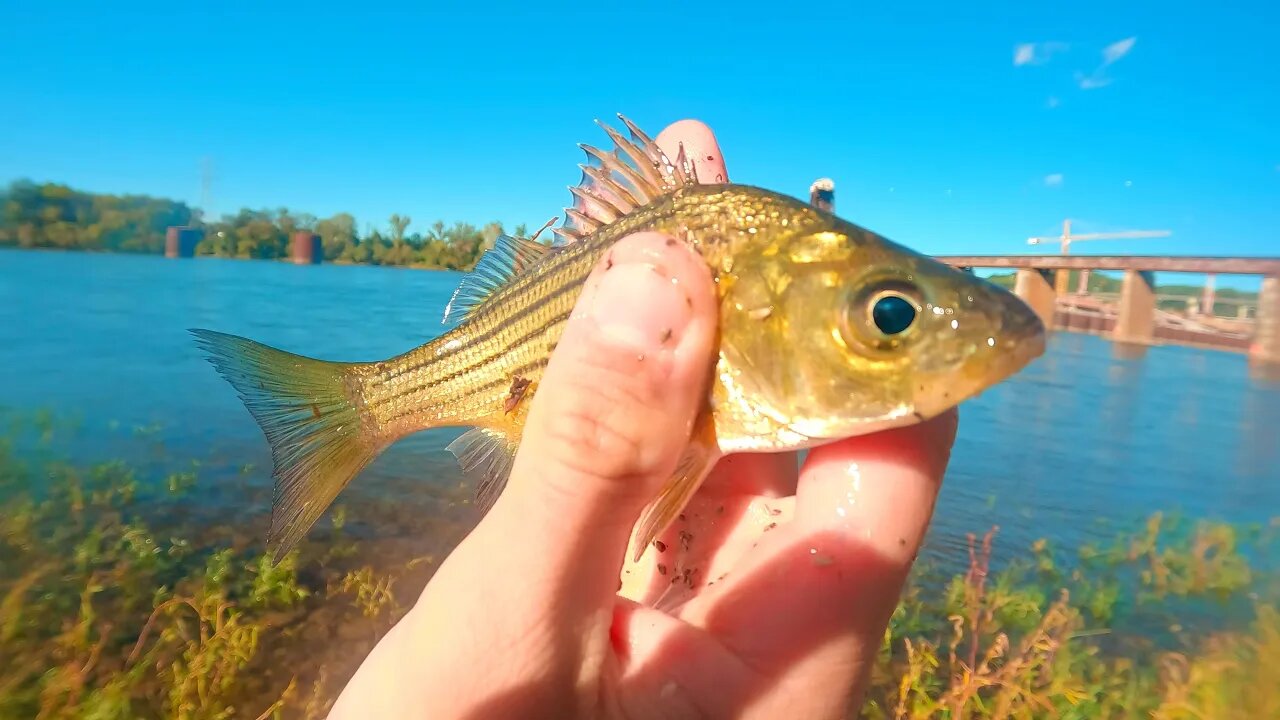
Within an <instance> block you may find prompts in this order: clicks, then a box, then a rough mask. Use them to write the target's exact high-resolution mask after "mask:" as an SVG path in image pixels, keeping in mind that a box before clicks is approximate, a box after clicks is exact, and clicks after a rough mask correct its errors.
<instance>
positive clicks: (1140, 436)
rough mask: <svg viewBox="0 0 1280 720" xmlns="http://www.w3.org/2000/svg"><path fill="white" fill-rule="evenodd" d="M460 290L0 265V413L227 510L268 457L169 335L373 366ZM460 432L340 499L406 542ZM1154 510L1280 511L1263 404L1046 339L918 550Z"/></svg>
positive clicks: (1109, 525) (1122, 523)
mask: <svg viewBox="0 0 1280 720" xmlns="http://www.w3.org/2000/svg"><path fill="white" fill-rule="evenodd" d="M459 278H460V275H458V274H456V273H447V272H423V271H412V270H402V269H389V268H376V267H339V266H319V267H296V266H293V265H288V264H284V263H271V262H247V261H234V260H214V259H200V260H183V261H173V260H165V259H163V258H159V257H135V256H123V255H90V254H69V253H46V252H23V251H0V405H4V406H6V408H7V409H10V410H13V409H17V410H30V409H34V408H48V409H51V410H53V411H54V412H55V413H58V414H60V415H61V414H66V415H72V416H79V417H80V418H82V424H81V427H80V430H79V432H78V433H76V434H75V435H74V437H73V438H72V439H71V440H70V441H68V443H67V448H66V449H67V451H68V452H70V453H72V454H73V455H77V456H81V457H84V458H85V459H89V460H96V459H104V458H107V457H117V456H122V455H123V456H126V457H129V458H130V459H131V460H134V461H135V462H140V463H142V464H143V466H144V468H145V467H154V468H155V469H156V472H157V473H158V472H159V468H160V467H161V466H162V463H161V462H160V461H158V460H156V453H155V448H156V447H161V446H162V447H163V448H164V452H165V455H166V457H168V458H169V459H170V460H172V458H174V457H177V458H200V459H202V461H203V463H204V464H203V465H202V471H201V475H200V478H201V480H200V482H201V485H200V489H199V495H197V497H200V498H201V499H203V500H206V501H209V502H210V504H223V505H235V504H236V503H238V502H239V503H243V502H245V496H244V495H243V494H240V493H238V492H236V491H234V490H233V489H230V488H233V487H234V485H233V483H232V482H231V481H230V480H229V479H228V478H229V477H230V476H231V475H232V474H238V468H240V467H241V466H243V465H245V464H247V463H252V464H254V465H255V466H256V468H257V469H256V470H254V471H252V472H250V473H249V475H248V476H247V477H248V478H249V482H250V483H257V484H259V485H260V484H263V483H266V482H268V479H269V478H268V477H267V476H268V475H269V472H270V470H269V468H270V456H269V454H268V452H267V447H266V443H265V440H264V439H263V438H262V436H261V434H260V432H259V431H258V429H257V426H256V425H255V424H254V422H253V420H252V418H251V417H250V416H249V414H248V412H247V411H246V410H245V409H244V407H243V406H242V405H241V404H240V401H239V400H238V399H237V398H236V397H235V394H234V392H233V391H232V389H231V387H230V386H229V385H227V384H226V382H225V381H223V380H222V379H221V378H220V377H218V376H217V374H216V373H215V372H214V371H213V369H212V368H211V367H210V366H209V365H208V364H207V363H206V362H205V361H204V359H203V358H202V357H201V356H200V355H199V354H198V353H197V352H196V348H195V347H194V345H193V344H192V342H191V337H190V336H189V335H188V334H187V332H186V329H187V328H191V327H205V328H213V329H217V330H220V331H224V332H230V333H235V334H240V335H245V336H248V337H251V338H254V339H256V340H259V341H262V342H265V343H268V344H271V345H274V346H276V347H280V348H283V349H286V350H290V351H294V352H299V353H303V354H308V355H313V356H317V357H321V358H326V359H335V360H339V359H340V360H373V359H380V358H383V357H386V356H389V355H392V354H395V353H399V352H402V351H404V350H405V349H407V348H410V347H412V346H414V345H417V344H419V343H421V342H423V341H425V340H427V339H429V338H430V337H432V336H434V335H435V334H437V333H439V332H440V331H441V329H442V326H441V324H440V317H441V313H442V311H443V308H444V305H445V303H446V302H447V300H448V298H449V294H450V293H451V292H452V291H453V288H454V287H455V285H456V284H457V282H458V280H459ZM459 432H461V431H459V430H439V431H430V432H426V433H421V434H419V435H417V436H414V437H412V438H409V439H407V440H405V441H402V442H401V443H400V444H398V445H397V446H395V447H393V448H392V449H391V450H390V451H389V452H388V453H386V454H385V455H384V456H383V457H382V458H380V459H379V460H378V461H377V462H376V463H375V464H374V465H373V466H372V467H371V468H369V470H367V471H366V472H365V474H364V475H362V476H361V477H360V478H359V479H358V480H357V482H356V483H354V484H353V486H352V487H351V488H349V489H348V491H347V493H346V494H345V495H344V497H343V498H340V501H345V502H347V503H348V504H352V505H356V504H359V503H360V502H362V501H367V502H374V501H376V500H377V499H379V498H381V499H383V500H387V499H394V500H395V501H396V503H397V504H399V505H400V506H401V507H402V508H408V509H409V510H408V514H409V515H410V516H413V515H414V513H415V512H416V513H418V517H420V518H422V519H423V522H424V523H425V522H426V518H429V517H430V514H431V513H432V512H435V511H436V510H437V509H438V508H439V507H441V503H440V499H441V498H442V497H452V498H456V497H457V495H458V493H459V492H460V483H461V481H462V477H461V475H460V473H459V472H458V470H457V467H456V465H455V463H454V460H453V457H452V455H450V454H449V453H448V452H447V451H446V450H445V449H444V447H445V445H447V444H448V442H449V441H450V440H452V439H453V438H454V437H455V436H456V435H457V434H458V433H459ZM140 435H141V436H145V438H146V442H145V443H141V442H139V441H138V437H139V436H140ZM140 446H141V447H145V448H148V449H147V450H143V449H140ZM148 462H151V463H153V464H152V465H147V463H148ZM252 504H253V505H254V507H251V508H248V509H247V510H248V511H249V512H250V514H246V516H245V517H246V518H254V519H253V520H252V521H250V520H248V519H246V521H245V525H246V528H245V532H247V533H249V534H251V535H253V534H259V535H260V534H262V533H263V532H265V524H264V518H263V515H262V514H263V513H266V512H267V510H268V508H267V507H266V505H265V500H255V501H253V503H252ZM242 509H243V508H242ZM1156 510H1166V511H1169V510H1173V511H1182V512H1183V513H1185V514H1186V515H1189V516H1193V517H1210V518H1216V519H1225V520H1232V521H1240V522H1267V521H1268V520H1269V519H1270V518H1272V517H1273V516H1275V515H1277V514H1280V388H1278V387H1277V386H1275V385H1267V384H1263V383H1262V382H1261V381H1255V380H1251V379H1250V377H1249V374H1248V371H1247V367H1246V363H1245V360H1244V358H1243V357H1242V356H1239V355H1234V354H1228V353H1221V352H1214V351H1206V350H1194V349H1186V348H1175V347H1168V348H1154V349H1151V350H1150V351H1149V352H1147V353H1145V355H1143V356H1142V357H1138V358H1130V359H1124V358H1120V357H1117V356H1116V355H1115V353H1114V350H1113V347H1112V345H1111V344H1110V343H1108V342H1106V341H1104V340H1101V339H1098V338H1094V337H1088V336H1081V335H1071V334H1059V335H1057V336H1055V337H1054V338H1053V340H1052V341H1051V343H1050V348H1049V352H1048V354H1047V355H1046V357H1044V358H1043V359H1041V360H1040V361H1038V362H1037V363H1036V364H1034V365H1033V366H1032V367H1030V368H1028V369H1027V370H1025V371H1024V372H1023V373H1021V374H1020V375H1019V376H1018V377H1016V378H1014V379H1013V380H1012V381H1010V382H1008V383H1005V384H1003V385H1001V386H1000V387H997V388H994V389H992V390H991V391H989V392H987V393H986V394H984V395H983V396H982V397H979V398H977V399H975V400H972V401H970V402H968V403H966V404H965V405H964V406H963V407H962V410H961V423H960V436H959V439H958V441H957V443H956V448H955V452H954V455H953V461H952V464H951V468H950V471H949V474H948V476H947V479H946V485H945V487H944V490H943V493H942V498H941V500H940V504H939V507H938V512H937V520H936V523H935V526H934V529H933V533H932V536H931V538H930V541H929V546H928V553H929V554H930V555H932V556H933V557H935V558H936V559H939V560H941V561H942V562H943V563H944V564H947V565H952V564H953V563H958V562H962V561H963V560H964V558H963V555H964V553H963V552H962V549H963V547H964V543H965V540H964V536H965V533H967V532H977V533H979V534H980V533H981V532H983V531H985V530H986V529H987V528H988V527H990V526H991V525H996V524H998V525H999V526H1000V528H1001V531H1000V540H999V546H1000V547H1002V548H1005V549H1006V550H1005V551H1006V552H1009V553H1012V552H1016V551H1021V550H1022V549H1023V548H1025V547H1026V546H1027V545H1028V544H1029V543H1030V542H1031V541H1033V540H1035V539H1037V538H1040V537H1046V538H1049V539H1050V540H1052V541H1054V542H1056V543H1060V544H1062V545H1064V546H1067V547H1071V546H1075V545H1078V544H1080V543H1083V542H1086V541H1089V540H1093V539H1107V538H1110V537H1111V536H1112V535H1113V534H1114V533H1115V531H1116V530H1117V528H1119V527H1131V526H1132V525H1133V524H1134V523H1136V522H1139V521H1141V520H1142V519H1143V518H1145V517H1146V516H1147V515H1148V514H1150V513H1151V512H1153V511H1156ZM366 519H367V518H366ZM369 525H370V527H373V528H374V530H372V531H377V525H376V523H369ZM411 525H412V523H411ZM402 531H403V529H402ZM409 531H410V532H411V531H412V527H411V528H409Z"/></svg>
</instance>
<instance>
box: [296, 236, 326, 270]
mask: <svg viewBox="0 0 1280 720" xmlns="http://www.w3.org/2000/svg"><path fill="white" fill-rule="evenodd" d="M292 256H293V262H294V263H296V264H298V265H319V264H320V263H321V262H322V261H323V260H324V245H323V244H321V242H320V236H319V235H317V234H315V233H313V232H307V231H305V230H304V231H299V232H296V233H294V234H293V253H292Z"/></svg>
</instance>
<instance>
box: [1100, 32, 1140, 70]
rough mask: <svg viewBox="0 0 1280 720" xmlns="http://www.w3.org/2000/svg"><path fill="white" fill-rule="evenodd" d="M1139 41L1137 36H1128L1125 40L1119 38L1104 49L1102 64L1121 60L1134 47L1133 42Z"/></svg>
mask: <svg viewBox="0 0 1280 720" xmlns="http://www.w3.org/2000/svg"><path fill="white" fill-rule="evenodd" d="M1136 42H1138V38H1137V37H1127V38H1125V39H1123V40H1117V41H1115V42H1113V43H1111V44H1110V45H1108V46H1106V47H1105V48H1103V49H1102V64H1103V65H1104V66H1106V65H1110V64H1111V63H1113V62H1115V61H1117V60H1119V59H1120V58H1122V57H1124V56H1125V55H1128V54H1129V51H1130V50H1132V49H1133V44H1134V43H1136Z"/></svg>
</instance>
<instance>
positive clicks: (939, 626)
mask: <svg viewBox="0 0 1280 720" xmlns="http://www.w3.org/2000/svg"><path fill="white" fill-rule="evenodd" d="M24 427H25V429H23V430H19V429H18V428H16V427H15V428H14V429H13V431H12V432H11V435H14V436H16V435H17V434H19V433H20V432H26V433H27V435H28V436H31V437H34V438H36V441H37V443H48V441H49V440H50V438H51V437H54V436H56V435H57V433H58V428H57V424H56V422H55V421H54V420H53V419H52V418H49V417H47V416H44V415H41V416H37V417H35V418H33V419H32V420H30V421H28V422H27V423H26V424H25V426H24ZM154 434H155V430H154V429H152V428H147V430H146V432H143V433H135V436H139V437H147V438H150V437H151V436H152V435H154ZM12 445H13V443H12V441H11V440H4V441H0V567H3V568H4V572H3V574H2V576H0V658H3V662H2V663H0V718H10V717H13V718H94V719H101V720H109V719H113V718H151V717H156V718H160V717H163V718H182V719H191V720H195V719H202V718H232V717H236V718H240V717H245V718H286V717H288V718H319V717H323V716H324V714H325V713H326V712H327V710H328V708H329V705H330V704H331V702H332V700H333V699H334V697H335V696H336V694H337V692H338V691H340V690H341V688H342V686H343V684H344V683H345V682H346V680H347V678H349V677H350V675H351V673H353V672H354V671H355V668H356V665H357V664H358V663H359V661H360V659H361V658H362V657H363V656H364V654H365V653H366V652H367V651H368V649H370V648H372V646H373V644H374V643H375V642H376V641H377V639H378V638H379V637H381V635H382V634H383V633H385V632H386V630H387V629H389V628H390V626H391V625H392V624H393V623H394V622H395V621H396V620H397V619H398V618H399V617H401V616H402V615H403V613H404V612H405V611H406V610H407V607H408V606H409V604H410V603H411V602H412V600H413V598H414V597H415V596H416V594H417V593H418V591H420V590H421V588H422V585H423V584H424V583H425V582H426V580H427V578H428V577H429V575H430V573H431V572H432V571H433V570H434V566H435V562H436V557H435V555H424V556H415V555H414V553H413V552H412V550H411V549H410V550H408V551H406V550H405V549H404V548H400V549H399V550H397V551H395V552H390V553H388V552H383V551H382V549H381V548H375V547H373V546H374V545H375V544H376V543H377V542H378V540H377V539H376V538H375V539H372V540H370V539H361V538H359V537H357V535H356V534H352V533H351V532H350V527H349V524H350V522H351V519H350V518H349V517H348V515H349V513H348V511H347V510H345V509H342V508H338V509H336V510H335V512H333V513H332V514H331V517H330V521H329V523H328V524H327V525H326V526H325V527H323V528H319V529H318V530H317V535H316V536H315V537H314V539H313V540H312V541H311V542H308V543H305V544H304V545H303V547H302V548H301V550H300V551H294V552H292V553H290V555H289V556H287V557H286V559H285V560H284V561H283V562H282V563H281V564H279V565H278V566H275V567H272V566H271V565H270V563H268V562H267V559H266V557H265V556H264V555H263V554H262V552H261V548H260V547H257V546H255V545H253V544H252V543H249V542H246V541H244V540H243V539H240V538H239V536H238V535H236V534H235V533H231V534H230V535H228V528H226V527H219V526H218V523H217V521H211V520H210V519H209V518H208V517H196V516H194V515H192V514H191V513H189V512H186V511H185V510H184V508H188V507H189V506H190V505H191V504H192V500H191V499H190V497H189V493H191V492H194V491H195V488H198V487H199V486H200V482H201V472H202V471H203V470H204V468H202V467H201V466H200V465H199V464H197V463H188V464H187V465H186V466H184V467H182V468H181V469H180V470H177V471H175V472H172V473H171V474H169V475H168V476H165V477H159V478H155V479H148V480H146V481H144V480H143V479H142V478H141V472H140V471H138V470H135V469H134V468H132V467H130V466H129V465H127V464H125V463H122V462H118V461H111V462H104V463H100V464H97V465H90V466H84V467H82V466H75V465H72V464H69V463H66V462H61V461H58V460H56V459H49V458H47V457H46V458H45V459H43V460H40V461H32V460H30V459H24V458H28V457H29V455H30V454H29V453H24V454H23V457H22V458H20V457H19V456H18V453H17V452H16V451H14V450H13V449H12ZM46 455H47V453H46ZM251 472H252V469H251V468H245V469H243V471H241V470H240V469H238V468H237V469H236V470H235V471H233V473H232V474H233V475H237V476H239V475H247V474H249V473H251ZM234 521H235V522H238V521H239V519H238V518H237V519H235V520H234ZM229 537H230V538H232V539H231V540H228V538H229ZM1278 538H1280V522H1272V523H1271V524H1270V525H1269V526H1266V527H1252V528H1242V527H1234V526H1231V525H1227V524H1223V523H1216V522H1209V521H1205V520H1194V519H1186V518H1178V517H1173V516H1167V515H1164V514H1156V515H1153V516H1152V517H1150V518H1148V519H1147V520H1146V522H1145V523H1142V524H1139V525H1138V526H1136V527H1134V528H1133V529H1132V530H1130V531H1129V532H1125V533H1118V534H1117V535H1116V537H1115V538H1114V539H1113V540H1112V541H1111V542H1108V543H1105V544H1101V545H1097V546H1086V547H1083V548H1070V549H1062V548H1054V547H1053V546H1052V545H1051V543H1049V542H1047V541H1044V540H1041V541H1037V542H1035V543H1034V544H1033V545H1032V546H1031V547H1030V548H1025V549H1022V548H1012V549H1005V548H1001V547H1000V545H999V533H998V530H997V529H995V528H993V529H991V530H990V531H988V532H986V533H985V534H983V535H982V536H980V537H979V536H976V535H975V536H971V537H970V538H969V557H968V561H969V562H968V568H967V570H966V571H965V572H961V573H956V574H954V575H952V576H948V575H947V574H944V573H939V572H938V571H937V570H936V569H934V568H931V567H928V566H926V565H924V564H922V565H920V566H919V567H918V568H917V571H916V572H915V573H914V574H913V577H912V581H911V583H910V585H909V587H908V589H907V591H906V593H905V595H904V597H903V600H902V602H901V603H900V605H899V607H898V609H897V611H896V612H895V614H894V616H893V619H892V621H891V623H890V626H889V628H888V630H887V632H886V633H885V638H884V642H883V645H882V647H881V650H880V654H879V657H878V659H877V663H876V665H875V667H874V671H873V676H872V677H873V682H872V687H871V690H870V692H869V694H868V697H867V702H866V704H865V706H864V708H863V710H862V712H861V716H862V717H866V718H895V719H903V718H912V719H916V718H948V719H953V720H955V719H960V718H1128V717H1142V718H1156V719H1160V720H1172V719H1175V718H1176V719H1182V718H1188V719H1190V718H1196V719H1204V718H1226V717H1251V718H1252V717H1258V718H1262V717H1280V610H1278V609H1277V608H1278V607H1280V591H1278V587H1280V582H1277V578H1276V574H1275V573H1274V572H1272V570H1271V568H1270V565H1269V563H1270V560H1271V558H1272V554H1273V553H1274V550H1275V548H1276V546H1277V544H1278ZM375 557H377V558H381V559H380V560H378V561H377V562H371V561H370V559H371V558H375Z"/></svg>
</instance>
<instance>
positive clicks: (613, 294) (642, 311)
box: [587, 241, 692, 353]
mask: <svg viewBox="0 0 1280 720" xmlns="http://www.w3.org/2000/svg"><path fill="white" fill-rule="evenodd" d="M682 251H684V250H683V248H679V247H668V246H666V245H665V241H662V242H658V243H656V244H654V243H651V242H644V241H642V242H636V243H632V244H629V245H628V246H627V247H619V246H615V248H614V250H613V252H612V253H611V255H609V256H607V257H606V259H605V261H604V263H603V265H602V266H601V267H600V268H598V269H597V272H596V275H595V277H594V280H595V288H593V291H592V292H591V294H590V297H589V298H588V300H589V303H590V305H589V307H588V308H587V314H589V315H590V316H591V318H592V319H593V320H594V321H595V323H596V327H597V328H598V330H599V332H600V333H601V335H602V336H604V337H605V338H607V340H608V341H609V342H610V343H611V344H614V345H616V346H618V347H621V348H625V349H629V350H634V351H635V352H637V353H653V352H656V351H659V350H662V349H664V348H670V347H674V346H676V345H677V344H679V342H680V338H681V337H682V336H683V334H684V331H685V328H686V327H688V325H689V321H690V319H691V318H692V308H691V307H690V303H689V302H688V301H687V300H686V298H685V293H686V289H685V283H682V282H681V281H680V277H679V274H680V272H681V270H682V269H683V268H684V266H686V265H687V264H688V263H687V262H684V261H682V259H681V258H679V257H674V256H673V254H674V253H676V252H682Z"/></svg>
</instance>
